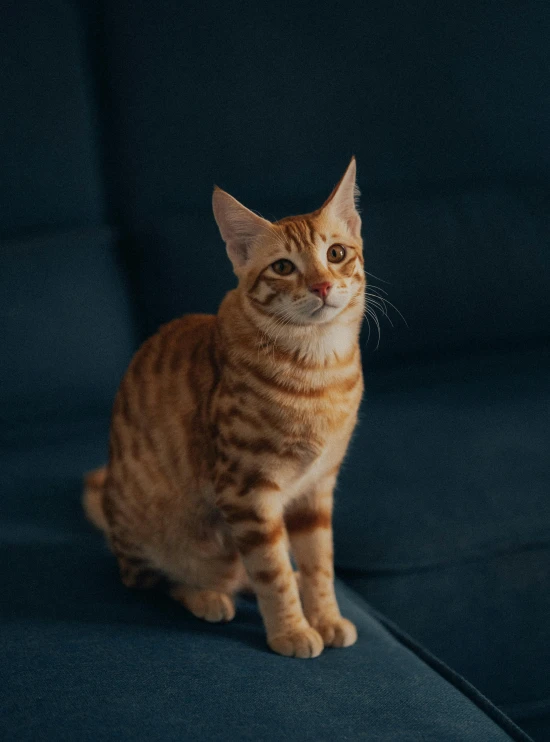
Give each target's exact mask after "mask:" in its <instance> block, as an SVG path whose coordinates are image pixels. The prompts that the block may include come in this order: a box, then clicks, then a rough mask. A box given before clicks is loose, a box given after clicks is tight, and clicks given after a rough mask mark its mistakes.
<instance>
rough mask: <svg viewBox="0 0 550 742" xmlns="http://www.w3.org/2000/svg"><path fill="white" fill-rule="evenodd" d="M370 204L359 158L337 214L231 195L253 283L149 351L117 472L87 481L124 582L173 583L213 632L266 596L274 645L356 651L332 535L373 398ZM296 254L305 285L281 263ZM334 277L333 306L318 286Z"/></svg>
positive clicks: (113, 437)
mask: <svg viewBox="0 0 550 742" xmlns="http://www.w3.org/2000/svg"><path fill="white" fill-rule="evenodd" d="M355 196H356V191H355V161H353V160H352V162H351V163H350V166H349V167H348V170H347V171H346V173H345V175H344V176H343V178H342V180H341V181H340V183H339V184H338V185H337V186H336V188H335V189H334V191H333V192H332V194H331V196H330V197H329V199H328V200H327V202H326V203H325V204H324V205H323V207H321V209H319V210H318V211H316V212H313V213H312V214H309V215H305V216H298V217H289V218H286V219H283V220H281V221H280V222H275V223H270V222H267V221H266V220H263V219H262V218H261V217H259V216H257V215H255V214H253V213H252V212H249V211H248V210H247V209H245V207H243V206H242V205H241V204H239V203H238V202H237V201H235V200H234V199H232V197H230V196H229V195H228V194H226V193H224V192H223V191H219V189H218V190H217V191H216V192H215V194H214V213H215V216H216V219H217V221H218V225H219V226H220V231H221V233H222V237H223V238H224V240H225V241H226V245H227V252H228V255H229V257H230V258H231V260H232V262H233V266H234V269H235V273H236V274H237V277H238V279H239V283H238V287H237V288H236V289H234V290H233V291H230V292H229V293H228V294H227V296H226V297H225V299H224V300H223V302H222V304H221V306H220V309H219V312H218V314H217V315H216V316H210V315H187V316H184V317H182V318H181V319H176V320H174V321H173V322H170V323H169V324H167V325H165V326H164V327H162V328H161V329H160V330H159V331H158V332H157V334H156V335H154V336H153V337H151V338H150V339H149V340H147V341H146V342H145V343H144V344H143V345H142V347H141V348H140V349H139V351H138V352H137V353H136V355H135V357H134V358H133V360H132V362H131V364H130V366H129V368H128V371H127V373H126V374H125V376H124V379H123V381H122V383H121V385H120V388H119V390H118V393H117V395H116V398H115V402H114V406H113V414H112V423H111V432H110V446H109V461H108V464H107V466H106V468H105V469H102V470H98V471H96V472H95V473H92V474H91V475H88V477H87V480H86V489H85V508H86V512H87V514H88V516H89V517H90V519H91V520H92V521H93V522H94V523H95V524H96V525H97V526H99V527H100V528H102V529H103V530H104V531H105V533H106V535H107V538H108V541H109V544H110V546H111V548H112V550H113V551H114V553H115V555H116V556H117V558H118V561H119V565H120V570H121V577H122V580H123V582H124V584H126V585H128V586H133V587H154V586H156V585H159V584H168V585H169V586H170V587H169V589H170V593H171V595H172V596H173V597H174V598H175V599H176V600H178V601H180V602H181V603H182V604H183V605H185V606H186V607H187V608H188V609H189V610H190V611H192V612H193V613H194V614H195V615H196V616H199V617H201V618H204V619H206V620H208V621H227V620H230V619H231V618H233V616H234V613H235V607H234V596H235V594H236V593H237V592H239V591H241V590H250V589H252V590H253V591H254V592H255V593H256V595H257V598H258V604H259V608H260V611H261V613H262V616H263V619H264V623H265V627H266V632H267V639H268V643H269V645H270V646H271V648H272V649H273V650H275V651H276V652H279V653H281V654H284V655H290V656H297V657H314V656H317V655H318V654H319V653H320V652H321V650H322V648H323V646H348V645H350V644H352V643H353V642H354V641H355V639H356V631H355V627H354V626H353V624H351V623H350V622H349V621H347V620H346V619H344V618H342V616H341V615H340V611H339V609H338V605H337V602H336V598H335V594H334V573H333V551H332V526H331V522H332V493H333V489H334V485H335V482H336V477H337V474H338V469H339V467H340V464H341V462H342V459H343V457H344V455H345V452H346V449H347V446H348V443H349V439H350V436H351V434H352V431H353V428H354V426H355V422H356V417H357V409H358V406H359V402H360V399H361V395H362V392H363V379H362V372H361V359H360V352H359V345H358V335H359V329H360V324H361V319H362V316H363V311H364V298H363V297H364V288H365V278H364V271H363V255H362V242H361V236H360V219H359V216H358V214H357V210H356V207H355ZM333 244H337V245H343V246H344V248H345V257H344V259H343V260H342V261H341V262H340V263H331V262H330V261H329V260H328V258H327V254H328V253H327V251H328V249H329V248H330V246H331V245H333ZM340 253H341V251H340V250H339V254H340ZM282 259H285V260H291V261H292V263H293V265H294V266H295V269H294V270H293V272H292V273H291V274H290V275H278V274H277V272H276V271H275V270H274V268H273V267H271V266H272V265H273V264H274V262H275V261H278V260H282ZM322 282H325V283H326V282H330V283H331V284H332V287H331V288H330V289H328V293H327V295H326V303H323V299H322V298H320V294H319V293H315V291H314V290H313V289H312V288H311V287H312V286H313V287H315V286H317V285H321V283H322ZM289 548H290V549H291V550H292V552H293V555H294V558H295V560H296V563H297V566H298V570H299V581H298V580H297V578H296V575H295V574H294V572H293V570H292V566H291V562H290V558H289ZM298 585H299V587H298Z"/></svg>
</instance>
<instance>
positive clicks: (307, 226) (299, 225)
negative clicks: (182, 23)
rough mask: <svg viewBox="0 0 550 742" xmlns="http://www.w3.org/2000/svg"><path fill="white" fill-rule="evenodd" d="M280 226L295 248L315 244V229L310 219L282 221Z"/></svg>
mask: <svg viewBox="0 0 550 742" xmlns="http://www.w3.org/2000/svg"><path fill="white" fill-rule="evenodd" d="M281 226H282V227H283V230H284V233H285V235H286V237H287V238H288V240H289V241H290V242H291V243H292V244H294V245H295V247H296V250H298V251H301V250H303V249H304V248H305V247H314V246H315V237H316V231H315V227H314V225H313V221H312V220H311V219H293V220H289V221H285V222H283V223H282V225H281Z"/></svg>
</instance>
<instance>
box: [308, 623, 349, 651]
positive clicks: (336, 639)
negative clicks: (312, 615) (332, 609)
mask: <svg viewBox="0 0 550 742" xmlns="http://www.w3.org/2000/svg"><path fill="white" fill-rule="evenodd" d="M310 623H311V624H312V626H314V627H315V629H316V630H317V631H318V632H319V634H320V635H321V636H322V638H323V644H324V645H325V647H351V645H352V644H355V642H356V641H357V629H356V628H355V625H354V624H352V622H351V621H348V619H347V618H343V617H342V616H334V617H331V618H324V617H319V618H317V619H313V620H310Z"/></svg>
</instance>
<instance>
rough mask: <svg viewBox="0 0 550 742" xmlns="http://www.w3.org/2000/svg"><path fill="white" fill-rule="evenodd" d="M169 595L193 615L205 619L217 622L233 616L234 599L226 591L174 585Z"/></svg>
mask: <svg viewBox="0 0 550 742" xmlns="http://www.w3.org/2000/svg"><path fill="white" fill-rule="evenodd" d="M170 595H171V596H172V598H174V600H177V601H178V603H181V604H182V605H184V606H185V607H186V608H187V609H188V610H189V611H191V613H192V614H193V615H194V616H196V617H197V618H202V619H204V620H205V621H210V622H211V623H219V622H222V621H223V622H226V621H231V620H232V619H233V618H234V617H235V601H234V600H233V597H232V596H231V595H228V594H227V593H221V592H218V591H217V590H202V589H199V588H192V587H187V586H186V585H176V586H174V587H172V588H171V589H170Z"/></svg>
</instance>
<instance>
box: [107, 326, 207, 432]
mask: <svg viewBox="0 0 550 742" xmlns="http://www.w3.org/2000/svg"><path fill="white" fill-rule="evenodd" d="M215 333H216V316H215V315H209V314H188V315H184V316H183V317H179V318H178V319H175V320H172V321H171V322H169V323H168V324H165V325H162V326H161V327H160V328H159V330H158V331H157V332H156V333H155V334H154V335H152V336H151V337H150V338H148V339H147V340H146V341H145V342H144V343H143V344H142V345H141V347H140V348H139V349H138V351H137V352H136V353H135V355H134V357H133V358H132V360H131V362H130V365H129V366H128V369H127V371H126V373H125V375H124V377H123V379H122V382H121V384H120V387H119V389H118V392H117V395H116V397H115V402H114V406H113V415H112V421H111V429H112V430H113V429H117V428H119V429H120V428H129V429H134V430H136V431H138V430H141V431H151V432H152V431H153V430H154V429H158V428H166V427H167V426H168V427H173V426H174V425H175V424H176V422H175V420H176V418H177V423H178V424H181V423H182V422H187V420H186V418H187V417H188V416H189V415H190V414H194V413H195V411H196V408H197V405H200V401H201V399H203V398H204V396H205V395H207V394H208V392H209V390H210V389H211V388H212V386H213V385H214V383H215V379H216V373H217V372H216V362H215Z"/></svg>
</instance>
